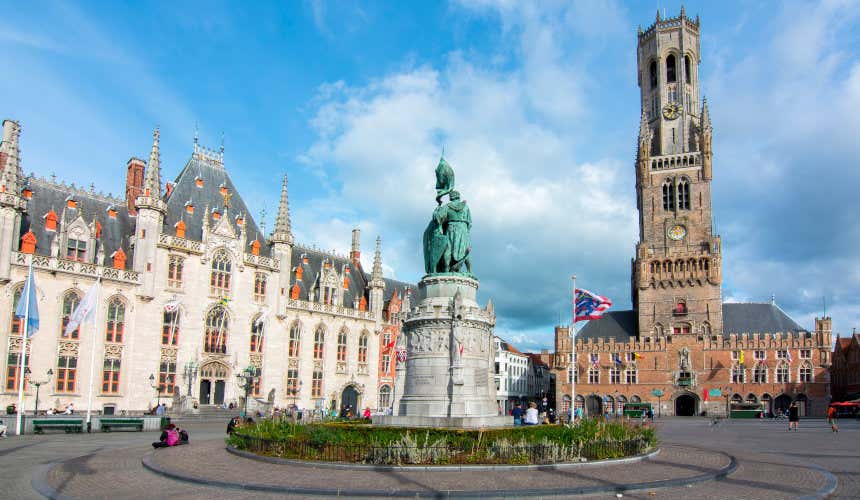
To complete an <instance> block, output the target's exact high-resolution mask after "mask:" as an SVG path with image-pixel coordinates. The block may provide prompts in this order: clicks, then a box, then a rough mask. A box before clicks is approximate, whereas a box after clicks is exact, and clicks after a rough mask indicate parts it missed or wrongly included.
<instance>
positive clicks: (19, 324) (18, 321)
mask: <svg viewBox="0 0 860 500" xmlns="http://www.w3.org/2000/svg"><path fill="white" fill-rule="evenodd" d="M22 293H24V285H18V286H16V287H15V291H14V292H12V311H11V316H12V319H11V321H10V324H9V332H10V335H15V336H21V332H23V331H24V318H17V317H15V311H16V310H17V309H18V301H19V300H21V294H22Z"/></svg>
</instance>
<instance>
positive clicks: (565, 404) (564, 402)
mask: <svg viewBox="0 0 860 500" xmlns="http://www.w3.org/2000/svg"><path fill="white" fill-rule="evenodd" d="M569 411H570V396H568V395H566V394H565V396H564V397H563V398H561V414H560V415H559V418H560V419H562V418H563V419H565V420H566V419H567V418H568V417H567V412H569Z"/></svg>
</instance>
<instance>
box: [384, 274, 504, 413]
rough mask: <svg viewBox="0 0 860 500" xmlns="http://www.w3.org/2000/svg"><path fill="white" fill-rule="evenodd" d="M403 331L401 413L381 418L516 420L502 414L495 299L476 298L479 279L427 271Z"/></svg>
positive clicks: (398, 407) (399, 410) (399, 408)
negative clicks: (485, 301) (482, 302)
mask: <svg viewBox="0 0 860 500" xmlns="http://www.w3.org/2000/svg"><path fill="white" fill-rule="evenodd" d="M418 286H419V289H418V303H417V305H416V307H414V308H413V309H412V310H411V311H409V313H408V315H407V317H406V320H405V321H404V324H403V332H402V334H401V335H403V336H404V338H405V340H406V350H407V359H406V371H405V374H404V384H403V393H402V395H401V396H400V397H399V398H398V399H399V404H398V406H397V409H396V415H395V416H379V417H375V418H374V419H373V422H374V423H375V424H379V425H395V426H406V427H455V428H483V427H499V426H506V425H513V419H512V418H511V417H508V416H499V415H498V406H497V404H496V385H495V381H494V375H495V352H494V347H493V346H494V343H493V326H494V325H495V313H494V312H493V308H492V304H488V305H487V307H486V308H483V309H482V308H481V307H480V306H479V305H478V303H477V302H476V301H475V295H476V293H477V291H478V281H477V280H475V279H472V278H467V277H464V276H461V275H453V274H452V275H433V276H426V277H424V279H422V280H421V282H420V283H419V285H418Z"/></svg>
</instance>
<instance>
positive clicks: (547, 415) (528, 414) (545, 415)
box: [511, 401, 556, 425]
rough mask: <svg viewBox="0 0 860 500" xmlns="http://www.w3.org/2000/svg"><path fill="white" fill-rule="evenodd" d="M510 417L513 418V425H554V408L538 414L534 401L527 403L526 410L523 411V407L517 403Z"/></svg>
mask: <svg viewBox="0 0 860 500" xmlns="http://www.w3.org/2000/svg"><path fill="white" fill-rule="evenodd" d="M511 416H512V417H514V425H538V424H540V423H544V424H554V423H555V422H556V414H555V408H549V409H547V410H546V411H544V412H539V411H538V405H537V403H535V402H534V401H532V402H531V403H529V407H528V409H526V410H523V406H522V405H521V404H520V403H517V404H516V405H515V406H514V408H513V410H511Z"/></svg>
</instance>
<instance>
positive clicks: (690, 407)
mask: <svg viewBox="0 0 860 500" xmlns="http://www.w3.org/2000/svg"><path fill="white" fill-rule="evenodd" d="M695 414H696V398H695V397H693V396H691V395H689V394H681V395H680V396H678V397H677V398H675V416H678V417H692V416H694V415H695Z"/></svg>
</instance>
